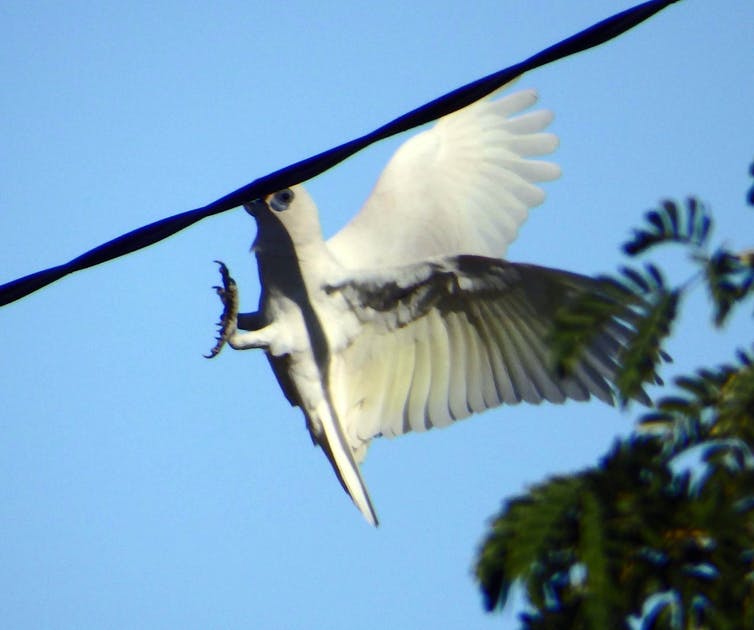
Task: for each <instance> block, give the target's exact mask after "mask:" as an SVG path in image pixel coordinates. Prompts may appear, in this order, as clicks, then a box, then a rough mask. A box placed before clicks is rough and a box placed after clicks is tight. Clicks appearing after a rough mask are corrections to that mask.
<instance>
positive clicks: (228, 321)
mask: <svg viewBox="0 0 754 630" xmlns="http://www.w3.org/2000/svg"><path fill="white" fill-rule="evenodd" d="M215 262H216V263H217V264H218V265H220V277H221V279H222V283H223V284H222V286H219V285H215V286H213V287H212V288H213V289H214V290H215V293H217V295H218V296H219V297H220V301H221V302H222V304H223V312H222V314H221V315H220V321H219V322H217V328H218V332H219V334H218V336H217V337H216V343H215V345H214V347H213V348H212V349H211V350H210V351H209V354H205V355H204V356H205V357H206V358H207V359H211V358H213V357H216V356H217V355H218V354H220V350H222V349H223V346H224V345H225V343H226V342H227V341H228V339H229V338H230V336H231V335H232V334H233V333H234V332H235V331H236V318H237V317H238V288H237V286H236V281H235V280H233V278H232V277H231V276H230V272H229V271H228V268H227V267H226V266H225V265H224V264H223V263H222V262H220V261H219V260H216V261H215Z"/></svg>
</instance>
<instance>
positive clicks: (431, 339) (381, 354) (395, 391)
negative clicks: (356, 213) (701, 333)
mask: <svg viewBox="0 0 754 630" xmlns="http://www.w3.org/2000/svg"><path fill="white" fill-rule="evenodd" d="M596 286H597V285H596V283H595V281H593V280H591V279H590V278H586V277H584V276H579V275H577V274H571V273H567V272H564V271H558V270H555V269H547V268H544V267H536V266H533V265H520V264H514V263H508V262H505V261H503V260H500V259H492V258H483V257H478V256H454V257H447V258H441V259H434V260H432V261H428V262H425V263H420V264H416V265H409V266H405V267H401V268H393V269H389V270H385V271H382V272H379V273H375V272H356V273H354V274H352V275H351V276H349V278H348V279H346V280H343V281H340V282H339V283H338V284H336V285H333V286H331V287H328V291H330V292H331V293H335V292H339V293H340V294H342V296H343V297H344V299H345V302H346V303H347V304H348V306H349V307H350V308H351V309H352V311H353V312H354V314H355V315H356V317H357V318H358V320H359V321H361V323H362V328H363V329H364V330H368V334H363V333H362V334H358V335H356V336H355V337H354V338H353V339H352V340H351V341H350V344H349V345H348V346H347V347H346V348H344V349H343V350H341V351H340V354H339V357H340V359H341V361H340V363H341V365H342V369H340V370H339V371H338V376H337V379H338V381H339V382H338V383H337V384H334V385H333V387H337V388H339V389H340V390H344V391H347V392H348V393H347V394H346V395H341V396H339V397H338V398H337V400H338V401H344V400H345V401H349V402H348V403H347V404H346V405H345V406H342V407H339V408H338V409H337V414H338V417H340V418H343V422H344V427H345V432H346V434H347V435H348V436H349V437H350V439H351V440H352V441H353V444H354V448H356V447H357V446H359V445H365V444H366V443H367V442H368V441H369V439H371V438H372V437H374V436H376V435H380V434H382V435H386V436H395V435H399V434H401V433H405V432H407V431H424V430H426V429H429V428H432V427H444V426H447V425H448V424H451V423H452V421H454V420H458V419H461V418H465V417H467V416H469V415H470V414H472V413H477V412H481V411H484V410H485V409H489V408H491V407H495V406H498V405H500V404H516V403H518V402H521V401H526V402H530V403H540V402H542V401H543V400H547V401H550V402H555V403H562V402H564V401H565V400H566V399H574V400H587V399H589V398H590V396H595V397H596V398H599V399H600V400H603V401H605V402H607V403H609V404H613V391H612V387H611V381H612V379H613V377H614V375H615V373H616V370H617V367H618V363H617V361H618V355H619V353H620V351H621V350H622V348H623V347H624V344H625V343H626V342H627V341H628V340H629V339H630V338H631V335H632V334H633V328H632V325H631V321H630V319H631V318H630V317H623V318H622V319H618V318H616V319H614V320H612V321H611V322H609V325H608V326H607V327H606V329H605V331H604V332H603V333H602V334H601V335H599V336H598V337H597V338H596V339H595V341H594V343H593V344H592V346H591V347H590V348H588V349H587V352H586V354H585V356H584V358H583V359H582V360H581V361H580V362H579V363H578V364H577V365H576V366H575V369H574V371H573V373H572V374H571V375H570V376H568V377H565V378H563V377H560V376H558V375H557V374H556V373H555V371H554V369H553V367H552V357H551V355H550V351H549V349H548V347H547V345H546V339H547V334H548V332H549V328H550V326H551V324H552V321H553V318H554V316H555V312H556V310H557V308H558V306H559V305H561V304H562V303H563V302H564V301H565V300H566V299H567V298H568V297H569V296H573V295H574V294H575V293H576V292H577V291H580V290H585V289H592V288H595V287H596ZM372 361H381V362H383V365H382V366H381V367H380V368H379V369H378V368H376V367H375V366H373V365H370V363H371V362H372ZM639 399H640V400H643V398H642V397H641V396H640V398H639Z"/></svg>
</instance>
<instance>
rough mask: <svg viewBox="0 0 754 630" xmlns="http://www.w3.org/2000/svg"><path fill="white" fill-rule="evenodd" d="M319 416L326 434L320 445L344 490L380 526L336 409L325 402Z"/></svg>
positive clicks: (369, 518)
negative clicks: (333, 409) (335, 412)
mask: <svg viewBox="0 0 754 630" xmlns="http://www.w3.org/2000/svg"><path fill="white" fill-rule="evenodd" d="M317 415H318V420H319V421H320V423H321V426H322V432H323V435H322V436H321V438H320V439H318V440H317V441H318V442H319V445H320V446H321V447H322V450H324V451H325V454H326V455H327V459H329V460H330V464H331V465H332V467H333V470H334V471H335V474H336V475H337V477H338V480H339V481H340V484H341V485H342V486H343V489H344V490H345V491H346V492H347V493H348V496H350V497H351V500H352V501H353V502H354V503H355V504H356V507H357V508H359V510H360V511H361V513H362V514H363V515H364V518H365V519H366V520H367V522H368V523H369V524H370V525H373V526H374V527H377V525H379V521H378V519H377V514H376V513H375V511H374V507H373V506H372V501H371V499H370V498H369V491H368V490H367V486H366V484H365V483H364V479H363V478H362V476H361V471H360V470H359V466H358V464H357V463H356V460H355V459H354V457H353V453H352V452H351V447H350V445H349V444H348V440H346V437H345V435H344V434H343V429H342V428H341V426H340V423H339V422H338V419H337V417H336V416H335V414H334V412H333V411H332V407H331V406H330V405H329V404H328V403H327V402H325V401H322V403H321V404H320V405H319V406H318V409H317Z"/></svg>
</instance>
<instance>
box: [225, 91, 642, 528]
mask: <svg viewBox="0 0 754 630" xmlns="http://www.w3.org/2000/svg"><path fill="white" fill-rule="evenodd" d="M535 100H536V95H535V94H534V92H532V91H524V92H519V93H516V94H513V95H511V96H509V97H506V98H504V99H501V100H499V101H482V102H480V103H477V104H475V105H473V106H471V107H469V108H466V109H465V110H461V111H459V112H457V113H455V114H453V115H451V116H448V117H446V118H444V119H442V120H441V121H440V122H439V123H438V124H437V125H436V126H435V127H434V128H433V129H431V130H429V131H426V132H424V133H422V134H419V135H418V136H415V137H414V138H412V139H411V140H409V141H408V142H406V143H405V144H404V145H403V146H402V147H401V148H400V149H399V150H398V152H397V153H396V155H395V156H394V157H393V158H392V159H391V161H390V163H389V164H388V166H387V167H386V169H385V171H384V172H383V174H382V176H381V177H380V180H379V181H378V183H377V186H376V187H375V190H374V191H373V193H372V195H371V196H370V198H369V200H368V201H367V203H366V205H365V206H364V208H363V209H362V210H361V212H360V213H359V214H357V215H356V217H355V218H354V219H353V220H352V221H351V222H350V223H349V224H348V225H347V226H346V227H345V228H343V229H342V230H341V231H340V232H339V233H338V234H336V235H335V236H334V237H332V238H331V239H329V240H324V238H323V236H322V232H321V228H320V224H319V218H318V213H317V208H316V206H315V205H314V203H313V201H312V200H311V198H310V197H309V195H308V194H307V193H306V191H305V190H304V189H303V188H302V187H301V186H294V187H292V188H291V189H286V190H283V191H280V192H278V193H275V194H274V195H270V196H269V197H267V198H266V199H264V200H257V201H255V202H253V203H251V204H248V205H247V206H246V209H247V211H249V213H250V214H252V215H253V216H254V217H255V218H256V220H257V224H258V232H257V238H256V240H255V243H254V251H255V254H256V258H257V263H258V267H259V274H260V281H261V286H262V294H261V298H260V306H259V310H258V311H257V312H255V313H251V314H240V315H238V314H237V307H236V304H237V295H236V288H235V283H234V282H233V281H232V279H231V278H230V277H229V275H228V273H227V270H226V269H225V267H224V266H223V267H222V273H223V279H224V286H223V287H222V288H219V289H218V292H219V293H220V295H221V297H222V299H223V302H224V303H225V307H226V308H225V312H224V315H223V321H222V324H223V330H222V334H221V337H220V339H219V341H218V344H217V346H216V347H215V349H213V352H212V355H213V356H214V355H215V354H217V352H219V350H220V348H221V347H222V344H223V343H224V342H225V341H227V342H228V343H229V344H230V345H231V346H232V347H234V348H236V349H247V348H261V349H264V350H265V352H266V353H267V356H268V358H269V360H270V363H271V365H272V368H273V370H274V372H275V374H276V376H277V379H278V381H279V383H280V385H281V387H282V389H283V391H284V393H285V395H286V397H287V398H288V400H289V401H290V402H291V404H293V405H296V406H299V407H301V409H302V410H303V412H304V415H305V416H306V420H307V426H308V429H309V431H310V433H311V435H312V438H313V440H314V441H315V443H317V444H318V445H320V446H321V447H322V448H323V450H324V451H325V453H326V454H327V456H328V459H329V460H330V463H331V464H332V466H333V468H334V470H335V473H336V475H337V476H338V478H339V480H340V482H341V484H342V485H343V487H344V489H345V490H346V492H348V494H349V495H350V496H351V498H352V499H353V501H354V502H355V504H356V505H357V506H358V508H359V509H360V510H361V512H362V513H363V514H364V516H365V518H366V519H367V520H368V521H369V522H370V523H372V524H376V523H377V517H376V515H375V512H374V509H373V507H372V504H371V501H370V499H369V495H368V492H367V490H366V486H365V484H364V481H363V479H362V477H361V474H360V471H359V463H360V462H361V461H362V460H363V458H364V456H365V453H366V449H367V447H368V444H369V441H370V440H371V439H372V438H374V437H376V436H379V435H385V436H395V435H400V434H402V433H405V432H407V431H421V430H426V429H429V428H431V427H438V426H446V425H448V424H450V423H451V422H452V421H454V420H457V419H460V418H464V417H467V416H468V415H470V414H472V413H476V412H480V411H483V410H485V409H488V408H490V407H495V406H497V405H500V404H504V403H505V404H513V403H517V402H520V401H526V402H532V403H538V402H541V401H543V400H549V401H552V402H563V401H564V400H565V399H566V398H572V399H576V400H586V399H588V398H589V397H590V395H595V396H597V397H598V398H600V399H602V400H605V401H606V402H612V391H611V387H610V380H611V378H612V376H613V374H614V373H615V370H616V355H617V354H618V352H619V351H620V349H621V347H622V345H623V344H624V343H625V341H626V339H627V338H628V336H629V335H630V327H629V326H627V325H626V324H625V323H622V322H620V321H618V320H615V321H613V322H610V325H609V326H608V327H607V328H606V331H605V332H604V333H602V334H600V335H598V336H597V338H596V339H595V340H594V341H593V343H592V345H591V346H590V347H589V349H588V351H587V353H586V355H585V356H584V358H583V359H582V361H581V362H580V363H579V364H578V365H577V366H576V367H575V369H574V371H573V373H572V374H571V375H570V376H568V377H561V376H558V375H556V374H555V372H554V370H553V367H552V365H551V361H550V353H549V350H548V348H547V346H546V335H547V332H548V328H549V325H550V324H551V322H552V319H553V317H554V314H555V311H556V310H557V308H558V307H559V306H560V305H562V304H563V303H564V302H565V301H566V300H567V299H568V298H569V297H570V296H572V295H574V294H575V293H577V292H579V291H583V290H585V289H588V288H591V287H593V286H595V284H594V281H592V280H590V279H589V278H586V277H583V276H579V275H576V274H570V273H568V272H564V271H559V270H554V269H547V268H544V267H536V266H533V265H523V264H515V263H509V262H506V261H504V260H502V259H501V258H500V256H501V255H502V254H503V253H504V251H505V248H506V246H507V245H508V243H509V242H510V241H511V240H513V238H515V235H516V232H517V229H518V227H519V225H520V224H521V223H522V222H523V220H525V218H526V216H527V212H528V209H529V208H530V207H532V206H534V205H537V204H538V203H540V202H541V201H542V199H543V196H544V195H543V193H542V191H541V190H540V189H539V188H538V187H536V186H535V185H534V183H533V182H538V181H544V180H548V179H553V178H554V177H557V176H558V174H559V169H558V168H557V167H556V166H555V165H552V164H549V163H545V162H538V161H532V160H528V159H526V157H527V156H529V155H541V154H544V153H548V152H550V151H552V150H554V148H555V147H556V145H557V140H556V138H555V137H554V136H553V135H551V134H547V133H542V129H543V128H544V127H546V126H547V124H548V123H549V122H550V120H551V115H550V114H549V112H545V111H536V112H533V113H529V114H523V115H520V116H516V117H511V115H512V114H516V113H518V112H519V111H520V110H522V109H524V108H526V107H528V106H530V105H531V104H532V103H534V101H535Z"/></svg>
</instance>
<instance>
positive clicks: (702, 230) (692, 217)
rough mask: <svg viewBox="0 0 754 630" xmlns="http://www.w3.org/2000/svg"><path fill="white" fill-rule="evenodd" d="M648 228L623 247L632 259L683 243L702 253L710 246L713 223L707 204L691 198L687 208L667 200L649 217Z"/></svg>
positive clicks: (652, 211)
mask: <svg viewBox="0 0 754 630" xmlns="http://www.w3.org/2000/svg"><path fill="white" fill-rule="evenodd" d="M646 220H647V223H648V225H647V226H646V227H644V228H641V229H636V230H634V233H633V236H632V238H631V240H629V241H627V242H626V243H625V244H624V245H623V251H625V252H626V253H627V254H628V255H629V256H637V255H639V254H642V253H644V252H646V251H647V250H648V249H650V248H652V247H655V246H656V245H660V244H663V243H681V244H686V245H693V246H694V247H696V248H698V249H701V248H703V247H704V245H705V244H706V242H707V239H708V237H709V233H710V229H711V228H712V219H711V218H710V216H709V213H708V212H707V209H706V207H705V206H704V204H702V203H700V202H699V201H698V200H697V199H695V198H693V197H690V198H689V199H687V200H686V203H685V205H684V206H679V205H678V204H677V203H676V202H674V201H670V200H665V201H663V202H661V207H660V208H658V209H657V210H650V211H649V212H648V213H647V214H646Z"/></svg>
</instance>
